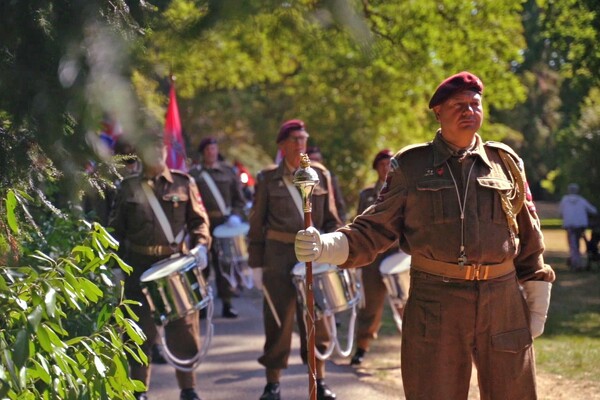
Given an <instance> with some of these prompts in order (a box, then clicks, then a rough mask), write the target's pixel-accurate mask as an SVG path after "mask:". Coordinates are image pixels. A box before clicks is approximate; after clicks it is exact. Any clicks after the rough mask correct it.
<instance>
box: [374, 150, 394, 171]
mask: <svg viewBox="0 0 600 400" xmlns="http://www.w3.org/2000/svg"><path fill="white" fill-rule="evenodd" d="M393 156H394V154H393V153H392V151H391V150H390V149H383V150H381V151H380V152H379V153H377V154H376V155H375V158H374V159H373V169H377V163H379V161H381V160H385V159H387V158H392V157H393Z"/></svg>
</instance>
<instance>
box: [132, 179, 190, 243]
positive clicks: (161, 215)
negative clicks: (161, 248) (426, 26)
mask: <svg viewBox="0 0 600 400" xmlns="http://www.w3.org/2000/svg"><path fill="white" fill-rule="evenodd" d="M142 190H143V191H144V194H145V195H146V198H147V199H148V203H150V207H152V211H154V215H156V218H157V219H158V223H159V224H160V227H161V228H162V230H163V233H164V234H165V237H166V238H167V240H168V241H169V243H170V244H179V243H181V241H182V240H183V235H184V230H183V229H182V230H181V232H179V233H178V234H177V237H174V236H173V229H172V228H171V224H170V223H169V220H168V219H167V215H166V214H165V210H163V208H162V207H161V205H160V203H159V202H158V199H157V198H156V195H155V194H154V190H152V188H151V187H150V185H149V184H148V182H145V181H142Z"/></svg>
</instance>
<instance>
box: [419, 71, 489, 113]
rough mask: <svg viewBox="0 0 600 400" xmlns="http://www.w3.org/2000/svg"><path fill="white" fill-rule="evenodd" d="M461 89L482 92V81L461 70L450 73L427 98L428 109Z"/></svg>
mask: <svg viewBox="0 0 600 400" xmlns="http://www.w3.org/2000/svg"><path fill="white" fill-rule="evenodd" d="M463 90H472V91H473V92H476V93H479V94H481V93H483V82H481V79H479V78H478V77H476V76H475V75H473V74H472V73H470V72H467V71H463V72H459V73H458V74H455V75H452V76H450V77H448V78H446V79H444V80H443V81H442V83H440V84H439V86H438V87H437V89H436V90H435V92H434V93H433V96H431V100H429V109H432V108H433V107H435V106H437V105H439V104H442V103H443V102H444V101H446V100H447V99H449V98H450V97H452V96H453V95H454V94H456V93H458V92H462V91H463Z"/></svg>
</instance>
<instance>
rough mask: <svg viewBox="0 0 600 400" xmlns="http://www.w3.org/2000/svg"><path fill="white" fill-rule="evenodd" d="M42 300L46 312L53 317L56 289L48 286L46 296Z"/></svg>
mask: <svg viewBox="0 0 600 400" xmlns="http://www.w3.org/2000/svg"><path fill="white" fill-rule="evenodd" d="M44 302H45V303H46V313H47V314H48V315H49V316H50V317H51V318H54V314H55V311H56V290H54V289H53V288H50V290H48V292H47V293H46V297H45V298H44Z"/></svg>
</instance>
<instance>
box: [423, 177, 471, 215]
mask: <svg viewBox="0 0 600 400" xmlns="http://www.w3.org/2000/svg"><path fill="white" fill-rule="evenodd" d="M456 202H457V199H456V188H455V187H454V183H453V182H452V181H451V180H447V179H427V180H422V181H418V182H417V199H416V202H415V204H414V206H415V209H416V210H418V212H417V214H418V215H419V217H418V219H419V221H421V222H420V224H421V225H426V224H430V223H434V224H441V223H444V222H449V221H453V220H456V219H458V218H459V217H460V214H459V213H460V209H459V208H458V206H457V203H456Z"/></svg>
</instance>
